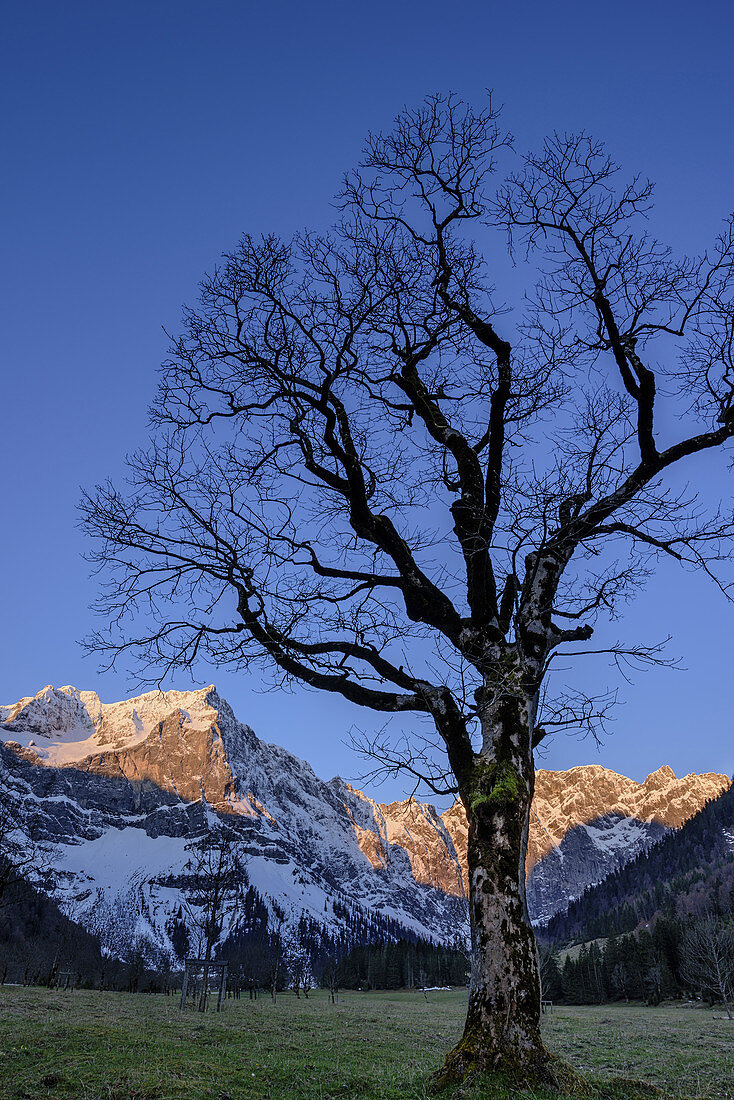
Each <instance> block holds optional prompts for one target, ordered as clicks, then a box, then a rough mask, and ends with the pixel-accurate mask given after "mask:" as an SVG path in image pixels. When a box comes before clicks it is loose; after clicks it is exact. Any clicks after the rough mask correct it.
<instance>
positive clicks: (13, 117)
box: [0, 0, 734, 798]
mask: <svg viewBox="0 0 734 1100" xmlns="http://www.w3.org/2000/svg"><path fill="white" fill-rule="evenodd" d="M733 32H734V15H733V14H732V8H731V5H730V4H729V3H726V2H724V0H712V2H702V3H699V4H697V5H695V7H694V6H691V5H690V4H684V3H682V2H671V3H668V4H666V5H658V4H640V3H639V0H636V2H635V3H633V2H631V0H618V3H617V4H615V5H614V6H612V7H609V6H608V5H590V4H588V3H581V2H577V0H556V2H555V3H553V4H548V3H536V2H526V3H524V4H518V5H509V4H506V3H502V4H499V3H494V2H493V0H485V2H484V3H481V4H480V3H467V2H465V0H453V2H452V3H451V4H446V3H444V4H439V3H437V2H435V0H421V2H420V3H417V2H416V0H409V2H403V3H398V2H393V3H386V2H383V0H380V2H377V3H374V2H373V3H371V4H370V5H369V6H368V7H367V6H365V5H350V4H345V3H343V2H342V3H339V4H337V3H329V2H325V0H315V2H313V3H311V4H309V5H304V4H296V3H291V2H281V3H273V4H269V5H264V4H254V3H249V2H245V0H240V2H231V0H208V2H204V0H201V2H199V3H193V2H189V0H145V2H142V0H140V2H138V0H126V2H124V3H123V2H105V3H102V4H100V3H98V2H88V3H81V2H75V0H66V2H65V3H63V4H60V3H57V2H53V3H50V2H37V0H28V2H27V3H24V4H12V5H7V6H6V7H5V9H4V13H3V21H2V28H1V29H0V82H1V84H2V103H3V109H2V112H1V115H0V131H1V133H2V146H1V147H2V153H3V162H4V167H3V170H2V173H1V174H0V200H1V202H2V207H1V208H2V211H3V219H2V221H3V225H2V231H1V232H2V239H1V246H0V247H1V250H2V256H3V260H2V268H1V270H0V279H1V280H2V286H0V310H1V311H2V315H3V320H2V329H1V335H0V341H1V345H0V374H1V378H2V389H1V393H2V431H1V432H0V449H1V450H0V471H1V472H0V479H1V490H0V495H1V504H2V516H3V534H2V538H1V539H0V584H1V585H2V594H1V598H0V607H1V608H2V623H3V626H2V634H1V636H0V700H1V701H2V702H10V701H13V700H15V699H17V698H18V697H19V696H21V695H24V694H32V693H34V692H35V691H37V690H38V689H39V688H40V687H42V686H43V685H44V684H46V683H55V684H62V683H74V684H76V685H77V686H79V687H87V688H94V689H96V690H97V691H98V692H99V694H100V695H101V697H102V698H103V699H105V700H112V699H115V698H119V697H121V696H122V695H123V694H125V693H128V692H129V691H130V690H131V687H132V685H131V683H130V681H129V679H128V678H126V676H125V675H124V672H123V671H120V672H119V673H115V674H105V675H100V674H99V673H98V671H97V668H96V664H95V661H94V659H90V658H84V657H83V656H82V653H81V651H80V650H79V648H78V645H77V639H78V638H79V637H81V636H82V635H84V634H85V633H86V632H87V631H88V630H89V629H90V628H91V627H92V626H93V625H94V620H93V616H92V615H91V613H90V612H89V610H88V604H89V603H90V602H91V601H92V599H93V598H94V595H95V582H94V581H92V580H91V579H90V578H89V576H88V567H87V565H86V564H85V563H84V561H83V560H82V559H81V554H82V552H83V550H84V544H83V541H82V537H81V535H80V533H79V532H78V531H77V530H76V527H75V524H76V515H75V505H76V502H77V500H78V498H79V495H80V486H82V485H85V486H89V485H91V484H93V483H94V482H95V481H98V480H100V479H102V478H104V477H105V476H107V475H108V474H109V475H112V476H113V477H114V476H115V475H117V474H119V472H120V470H121V468H122V460H123V457H124V454H125V452H126V451H129V450H132V449H134V448H135V447H137V446H139V445H140V444H142V443H144V442H145V439H146V434H147V429H146V407H147V405H148V403H149V401H150V399H151V397H152V395H153V390H154V386H155V370H156V367H157V365H158V363H159V361H160V359H161V358H162V356H163V354H164V350H165V344H166V340H165V337H164V335H163V332H162V326H163V325H166V326H167V327H169V328H174V329H175V327H176V325H177V321H178V317H179V313H180V308H181V305H182V303H184V302H185V301H187V300H189V301H191V300H193V298H194V296H195V291H196V285H197V282H198V280H199V278H200V277H201V275H202V274H203V272H204V271H205V270H206V269H207V268H209V267H211V266H212V265H213V263H214V262H215V261H216V259H217V257H218V256H219V254H220V253H221V252H222V251H223V250H225V249H227V248H228V247H231V246H232V245H233V244H234V242H235V241H236V239H237V238H238V236H239V235H240V234H241V233H242V232H243V231H249V232H254V233H258V232H260V231H270V230H273V231H276V232H278V233H281V234H288V233H289V232H291V231H292V230H294V229H297V228H300V227H301V226H303V225H306V224H315V225H317V226H318V225H323V224H324V223H325V222H327V221H328V219H329V217H330V207H329V201H330V197H331V196H332V195H333V193H334V191H335V190H336V188H337V187H338V184H339V180H340V177H341V174H342V172H343V171H344V170H345V169H347V168H349V167H350V166H352V165H353V164H354V163H355V161H356V159H357V158H358V156H359V152H360V149H361V146H362V141H363V138H364V135H365V133H366V132H367V130H368V129H380V128H386V127H389V125H390V122H391V119H392V117H393V116H394V114H395V113H396V112H397V110H399V109H400V107H401V106H402V105H403V104H404V103H408V104H413V103H416V102H417V101H419V100H420V99H421V98H422V97H423V95H424V94H426V93H427V92H430V91H433V90H438V89H448V88H452V89H455V90H456V91H458V92H460V93H462V94H463V95H465V96H468V97H471V98H479V97H480V96H481V95H482V93H483V90H484V89H485V88H486V87H489V86H491V87H493V88H494V90H495V93H496V96H497V98H498V99H499V100H500V101H502V102H504V103H505V105H506V112H505V121H506V122H507V124H508V125H509V127H510V128H511V129H512V130H513V131H514V133H515V135H516V138H517V144H518V147H519V148H520V149H523V148H524V147H526V146H527V145H532V144H534V143H537V142H538V141H539V140H540V139H541V138H542V136H543V135H544V134H545V133H546V132H547V131H549V130H551V129H553V128H559V129H578V128H582V127H583V128H586V129H588V130H590V131H591V132H592V133H594V134H595V135H597V136H599V137H601V138H603V139H604V140H606V141H607V143H608V145H609V147H610V150H611V151H612V152H613V154H614V155H615V157H616V158H617V159H618V160H620V161H621V162H622V163H623V164H624V165H625V166H626V167H628V168H629V169H630V170H639V171H642V172H643V173H644V174H647V175H649V176H651V177H652V178H653V179H655V180H656V181H657V185H658V190H657V213H656V216H655V230H656V232H657V233H658V234H659V235H660V236H662V237H664V238H666V239H667V240H669V241H670V243H671V244H673V245H674V246H676V247H679V248H681V249H684V250H685V249H688V250H691V251H693V250H697V249H700V248H703V247H705V246H706V244H708V243H709V241H710V240H711V239H712V237H713V236H714V234H715V232H716V231H717V229H718V227H719V225H720V221H721V218H722V217H724V216H725V215H726V214H727V213H728V212H730V211H731V210H732V209H734V143H733V142H732V125H731V120H732V118H734V76H733V74H732V66H731V41H732V33H733ZM701 471H702V479H703V480H704V481H706V482H707V483H708V484H707V491H711V492H713V493H716V494H718V493H720V492H722V491H724V490H725V489H726V488H727V485H726V484H725V477H724V475H722V474H721V473H720V472H719V471H718V470H716V469H714V468H709V467H708V466H705V467H704V466H702V467H701ZM673 589H674V590H675V600H673V599H672V598H671V592H672V590H673ZM674 603H675V604H676V605H678V606H676V607H674V606H673V605H674ZM731 628H732V607H731V606H728V605H726V604H725V603H724V602H723V600H722V598H721V597H720V596H719V595H718V594H717V593H716V592H715V591H714V590H713V589H712V588H711V587H710V586H709V585H707V584H706V583H705V582H704V581H703V579H702V578H700V577H693V576H690V575H681V574H678V573H676V572H675V571H674V570H672V569H665V570H664V571H663V573H662V574H661V576H660V577H659V578H657V579H656V580H655V581H654V582H653V583H652V584H651V585H650V586H649V588H648V590H647V592H646V593H644V594H643V595H642V596H641V597H640V598H639V600H638V601H637V603H636V604H635V605H634V607H633V608H631V609H630V612H629V614H628V615H627V616H626V618H625V620H624V622H623V623H622V624H620V629H619V631H618V633H619V634H620V636H628V637H639V636H644V637H646V638H650V637H659V636H663V635H666V634H672V635H673V643H672V646H671V652H674V653H677V654H679V655H680V656H681V657H682V658H683V664H684V665H685V666H686V671H684V672H677V673H673V672H670V671H659V672H653V673H648V674H647V675H646V676H644V677H641V678H640V679H639V680H638V681H637V683H636V684H635V685H634V686H633V687H628V686H627V685H624V684H623V685H622V686H623V689H624V690H623V692H622V695H623V698H624V699H625V705H624V706H623V707H622V708H620V710H619V712H618V717H617V721H616V723H615V726H614V733H613V735H612V736H611V738H610V739H609V740H608V741H607V743H606V744H605V746H604V748H603V749H602V750H601V752H598V751H597V750H596V748H595V747H594V746H593V745H592V744H590V743H588V742H578V741H576V740H574V739H571V738H559V739H558V740H557V741H556V742H554V743H553V744H552V746H551V747H550V749H549V751H548V754H547V756H546V758H545V760H544V761H543V763H544V765H545V766H549V767H567V766H570V765H572V764H575V763H588V762H597V763H603V764H605V765H606V766H608V767H612V768H615V769H616V770H619V771H622V772H625V773H626V774H628V775H631V776H634V777H636V778H643V777H644V776H645V775H646V774H647V772H648V771H650V770H653V769H654V768H656V767H657V766H658V765H659V764H661V763H663V762H666V763H669V764H670V765H671V766H672V767H673V768H674V769H675V770H676V771H677V772H678V773H679V774H681V773H684V772H687V771H694V770H695V771H701V770H717V771H726V772H729V773H731V772H732V771H733V770H734V748H733V747H732V742H733V740H734V739H733V738H732V736H731V734H732V718H731V712H732V703H731V689H730V683H731V669H732V644H731ZM595 676H596V679H597V682H598V683H599V684H600V685H601V686H604V685H605V684H606V683H610V684H611V683H612V682H613V677H612V674H611V673H610V672H609V670H607V668H606V667H605V666H603V665H602V666H600V667H599V668H598V669H597V670H595ZM212 679H216V682H217V684H218V686H219V688H220V691H221V692H222V694H224V695H226V696H227V697H228V698H229V699H230V701H231V702H232V703H233V705H234V706H235V710H236V711H237V712H238V714H239V715H240V717H242V718H243V719H244V720H246V721H248V722H250V724H252V725H253V726H254V728H255V729H256V731H257V732H258V734H259V735H260V736H261V737H263V738H265V739H266V740H272V741H277V742H279V743H281V744H283V745H285V746H287V747H288V748H290V749H291V750H292V751H294V752H297V753H298V754H299V755H300V756H303V757H305V758H306V759H308V760H310V761H311V763H312V764H313V765H314V767H315V769H316V770H317V772H319V773H320V774H322V775H324V776H329V775H331V774H333V773H335V772H337V771H338V772H341V773H342V774H344V775H346V776H347V777H354V776H355V775H357V774H358V773H359V771H360V769H361V767H362V765H361V763H360V761H358V760H355V758H354V757H353V756H352V755H351V754H350V752H349V751H348V750H347V749H346V747H344V746H343V745H342V744H341V738H342V737H343V736H344V734H345V731H346V730H347V729H348V728H349V727H350V726H352V725H358V726H360V727H363V728H373V727H374V726H376V725H377V724H378V723H380V722H381V719H380V718H379V717H377V718H376V717H375V716H373V715H372V714H370V713H369V712H367V711H360V710H357V709H356V708H353V707H351V706H350V705H349V704H347V703H346V702H343V701H340V700H338V699H336V698H333V697H331V696H327V697H323V696H318V695H314V694H312V693H305V692H303V691H300V690H299V691H296V692H294V693H293V694H286V695H275V694H263V693H262V692H261V690H260V689H261V687H262V685H261V684H260V682H259V681H258V680H255V679H252V678H249V679H248V678H245V677H237V678H236V677H234V676H231V675H221V674H215V673H213V672H211V671H209V670H207V669H206V668H202V669H201V675H200V680H199V682H201V683H206V682H208V681H210V680H212ZM177 686H186V685H184V684H183V683H180V684H179V685H177ZM400 793H401V787H400V785H399V784H397V785H396V784H390V785H387V786H385V787H384V788H383V789H382V793H381V797H385V798H392V797H398V796H399V795H400Z"/></svg>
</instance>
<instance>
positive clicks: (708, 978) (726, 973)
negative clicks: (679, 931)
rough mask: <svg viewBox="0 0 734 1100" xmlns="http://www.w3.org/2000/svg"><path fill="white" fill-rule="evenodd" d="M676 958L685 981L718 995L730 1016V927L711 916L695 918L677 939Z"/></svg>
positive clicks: (733, 960)
mask: <svg viewBox="0 0 734 1100" xmlns="http://www.w3.org/2000/svg"><path fill="white" fill-rule="evenodd" d="M680 960H681V974H682V976H683V980H684V981H685V982H686V984H687V985H689V986H690V987H691V989H695V990H699V991H703V992H704V993H711V994H713V996H714V997H718V998H720V999H721V1000H722V1002H723V1004H724V1008H725V1010H726V1014H727V1016H728V1017H729V1019H730V1020H732V1019H734V1014H733V1013H732V1004H733V1003H734V927H732V925H731V924H728V925H727V924H723V923H722V922H721V921H718V920H716V919H715V918H713V917H707V918H706V919H704V920H700V921H697V922H696V923H695V924H694V925H693V926H692V927H691V928H689V929H688V931H687V932H686V934H685V935H684V937H683V939H682V941H681V956H680Z"/></svg>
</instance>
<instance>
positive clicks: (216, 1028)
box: [0, 987, 734, 1100]
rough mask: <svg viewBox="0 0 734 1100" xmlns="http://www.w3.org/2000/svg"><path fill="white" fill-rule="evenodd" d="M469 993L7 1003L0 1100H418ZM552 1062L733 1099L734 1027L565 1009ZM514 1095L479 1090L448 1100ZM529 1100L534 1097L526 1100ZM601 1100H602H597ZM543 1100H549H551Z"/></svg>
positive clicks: (549, 1032)
mask: <svg viewBox="0 0 734 1100" xmlns="http://www.w3.org/2000/svg"><path fill="white" fill-rule="evenodd" d="M464 1008H465V994H464V993H463V992H462V991H453V992H450V993H449V992H446V993H441V992H436V993H429V994H428V998H427V999H424V997H423V996H422V995H421V994H416V993H407V992H406V993H403V992H398V993H369V994H368V993H346V994H342V995H340V1000H339V1003H338V1004H337V1005H331V1004H329V1002H328V999H327V997H326V995H325V994H323V993H321V992H317V993H312V994H311V997H310V999H309V1000H308V1001H305V1000H303V999H301V1000H297V999H296V998H295V997H294V996H293V995H291V994H287V995H282V996H279V998H278V1002H277V1004H275V1005H273V1004H272V1003H271V1001H270V999H269V998H266V997H263V998H261V999H260V1000H258V1001H256V1002H251V1001H249V1000H241V1001H239V1002H236V1001H229V1002H228V1003H227V1007H226V1009H225V1011H224V1012H222V1013H221V1014H220V1015H216V1014H215V1013H208V1014H207V1015H206V1016H200V1015H199V1014H198V1013H196V1012H193V1011H188V1012H187V1013H186V1014H185V1015H182V1014H181V1013H180V1012H179V1011H178V1009H177V1007H176V1001H175V1000H174V999H172V998H166V997H162V996H155V997H152V996H146V995H144V994H139V995H130V994H124V993H93V992H81V991H76V992H73V993H61V992H49V991H47V990H41V989H19V988H14V987H5V988H4V989H2V990H0V1096H2V1097H3V1098H6V1097H7V1098H8V1100H28V1098H32V1100H36V1098H40V1097H43V1098H45V1100H51V1098H53V1100H179V1098H180V1100H230V1098H231V1100H266V1098H267V1100H286V1098H288V1100H337V1098H340V1097H359V1098H364V1100H419V1098H424V1097H427V1096H428V1095H429V1093H428V1077H429V1074H430V1072H431V1071H432V1070H434V1069H436V1068H437V1067H438V1066H439V1065H440V1064H441V1061H442V1057H443V1055H444V1054H445V1053H446V1051H447V1050H448V1049H449V1048H450V1047H451V1046H452V1045H453V1043H454V1042H456V1040H457V1038H458V1036H459V1034H460V1032H461V1025H462V1016H463V1011H464ZM544 1028H545V1037H546V1042H547V1044H548V1046H549V1047H550V1049H551V1050H553V1051H554V1053H556V1054H558V1055H559V1056H560V1057H561V1058H563V1059H564V1060H566V1061H567V1062H569V1063H570V1064H571V1065H572V1066H574V1067H575V1068H576V1069H577V1070H579V1071H580V1072H581V1073H583V1074H585V1075H589V1076H590V1077H591V1078H592V1079H593V1080H594V1081H596V1082H597V1083H598V1084H599V1085H600V1086H601V1087H602V1090H603V1091H602V1093H601V1094H600V1095H605V1096H607V1097H610V1098H611V1097H615V1098H617V1100H624V1098H626V1097H627V1096H631V1095H633V1094H634V1093H633V1090H632V1089H631V1088H629V1087H628V1086H626V1085H624V1084H621V1083H618V1084H615V1085H611V1084H610V1081H611V1079H612V1078H615V1077H616V1078H638V1079H639V1078H642V1079H644V1080H646V1081H649V1082H651V1083H652V1084H654V1085H656V1086H657V1087H658V1089H660V1090H661V1094H660V1095H662V1096H663V1097H665V1098H670V1100H673V1098H675V1100H680V1098H684V1097H685V1098H696V1100H698V1098H700V1100H704V1098H705V1100H728V1098H733V1100H734V1025H733V1024H730V1023H728V1022H727V1021H725V1020H715V1019H713V1018H712V1016H711V1014H710V1013H708V1012H707V1011H705V1010H703V1009H693V1008H686V1007H683V1006H672V1007H662V1008H643V1007H639V1006H625V1005H615V1006H611V1007H610V1006H603V1007H598V1008H597V1007H594V1008H561V1009H556V1012H555V1013H554V1015H553V1016H552V1017H547V1018H546V1019H545V1021H544ZM452 1095H453V1096H456V1097H466V1098H467V1100H469V1098H472V1100H474V1098H479V1097H495V1098H499V1097H501V1096H506V1095H507V1093H506V1092H504V1091H503V1090H502V1089H500V1088H498V1087H495V1088H493V1089H488V1087H486V1086H484V1087H480V1086H476V1085H475V1086H472V1087H464V1088H461V1089H456V1090H454V1092H453V1093H451V1092H448V1093H445V1094H443V1096H445V1097H447V1098H448V1097H449V1096H452ZM522 1095H523V1096H526V1095H527V1096H529V1095H530V1094H522ZM589 1095H591V1093H589ZM536 1100H541V1097H540V1094H539V1095H538V1096H537V1097H536Z"/></svg>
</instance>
